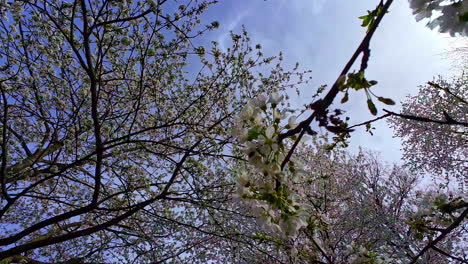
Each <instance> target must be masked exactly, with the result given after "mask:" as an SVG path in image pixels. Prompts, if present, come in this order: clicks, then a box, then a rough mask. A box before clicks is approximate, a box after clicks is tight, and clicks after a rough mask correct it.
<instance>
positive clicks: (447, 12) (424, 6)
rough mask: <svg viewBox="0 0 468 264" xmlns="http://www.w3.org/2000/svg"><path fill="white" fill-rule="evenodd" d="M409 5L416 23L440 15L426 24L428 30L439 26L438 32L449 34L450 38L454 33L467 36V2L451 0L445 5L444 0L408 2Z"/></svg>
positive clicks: (415, 0)
mask: <svg viewBox="0 0 468 264" xmlns="http://www.w3.org/2000/svg"><path fill="white" fill-rule="evenodd" d="M409 3H410V8H411V9H412V10H413V14H414V15H415V16H416V20H417V21H419V20H421V19H424V18H429V19H430V18H431V17H433V16H434V15H435V14H439V13H440V14H441V15H439V16H437V17H435V18H434V19H432V20H431V21H430V22H429V23H428V24H427V26H428V27H429V28H431V29H434V28H436V27H437V26H439V31H440V32H443V33H450V35H452V36H454V35H455V34H456V33H459V34H461V35H462V36H467V35H468V25H467V24H468V22H467V18H466V12H467V11H466V10H468V2H467V1H458V0H455V1H454V0H452V1H449V3H448V4H447V1H445V0H409Z"/></svg>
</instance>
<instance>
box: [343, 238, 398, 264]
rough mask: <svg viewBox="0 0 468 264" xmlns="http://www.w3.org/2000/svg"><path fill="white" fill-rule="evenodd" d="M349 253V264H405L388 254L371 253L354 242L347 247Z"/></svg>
mask: <svg viewBox="0 0 468 264" xmlns="http://www.w3.org/2000/svg"><path fill="white" fill-rule="evenodd" d="M347 251H348V254H349V263H352V264H360V263H369V264H385V263H395V264H398V263H403V262H402V260H401V259H395V258H392V257H390V256H388V255H387V254H384V253H383V254H382V253H381V254H377V253H375V252H372V251H370V250H369V249H367V248H365V247H363V246H362V245H360V246H358V245H356V244H355V243H354V242H351V244H350V245H348V246H347Z"/></svg>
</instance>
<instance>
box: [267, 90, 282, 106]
mask: <svg viewBox="0 0 468 264" xmlns="http://www.w3.org/2000/svg"><path fill="white" fill-rule="evenodd" d="M282 100H283V96H282V95H279V94H278V93H272V94H270V98H269V100H268V102H269V103H270V104H271V105H272V106H273V107H276V106H277V105H278V104H279V103H280V102H281V101H282Z"/></svg>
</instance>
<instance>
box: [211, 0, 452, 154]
mask: <svg viewBox="0 0 468 264" xmlns="http://www.w3.org/2000/svg"><path fill="white" fill-rule="evenodd" d="M377 3H378V1H376V0H360V1H350V0H267V1H264V0H221V1H220V3H219V4H217V5H215V6H213V7H212V8H211V9H210V10H209V11H208V12H207V14H206V16H205V21H204V22H207V21H206V20H210V21H211V20H217V21H219V22H220V23H221V27H220V29H219V30H218V31H216V32H215V35H214V37H215V38H216V39H217V40H218V41H219V42H220V43H221V45H223V43H225V42H227V41H228V39H229V31H230V30H233V31H237V32H239V31H240V29H241V27H242V25H244V26H245V27H246V29H247V31H248V32H249V33H250V35H251V37H252V40H253V42H254V43H260V44H262V47H263V48H264V51H265V54H266V55H267V56H270V55H276V54H278V52H279V51H282V52H283V54H284V57H285V62H286V65H288V64H289V65H290V66H292V65H294V64H295V63H296V62H299V63H300V65H301V69H311V70H312V71H313V72H312V77H313V80H312V83H309V84H308V85H306V86H303V87H302V89H301V91H302V95H303V97H301V98H302V99H298V98H296V99H295V100H296V102H297V105H298V106H299V105H300V104H304V103H310V102H309V101H308V100H307V98H310V95H311V94H312V93H313V91H314V90H315V89H316V87H318V86H320V85H322V84H329V85H330V84H332V83H333V81H334V80H335V79H336V77H337V75H338V73H339V72H340V71H341V69H342V67H343V66H344V64H345V63H346V62H347V61H348V59H349V58H350V56H351V55H352V53H353V52H354V50H355V49H356V47H357V46H358V45H359V43H360V41H361V40H362V38H363V36H364V34H365V29H363V28H362V27H360V24H361V20H359V19H358V17H359V16H362V15H364V14H366V10H372V9H373V8H374V7H375V5H376V4H377ZM459 42H460V41H459V40H456V39H454V38H451V37H450V36H449V35H447V34H440V33H438V32H436V31H431V30H430V29H428V28H426V27H425V23H424V21H421V22H416V21H415V19H414V17H413V16H412V14H411V10H410V8H409V5H408V2H407V1H405V0H398V1H394V3H393V5H392V7H391V8H390V13H389V14H387V16H386V17H384V20H383V22H382V23H381V26H380V28H379V29H378V30H377V33H376V35H375V37H374V39H373V40H372V42H371V58H370V62H369V67H368V70H367V72H366V77H367V78H368V79H371V80H377V81H378V82H379V84H378V85H377V86H376V87H375V88H374V89H373V91H374V93H376V94H377V95H380V96H384V97H390V98H392V99H394V101H396V102H397V105H396V106H395V107H392V108H391V109H392V110H398V109H399V108H398V105H399V102H400V101H401V100H402V99H403V98H404V97H405V96H406V95H408V94H415V93H416V92H417V86H418V85H420V84H424V83H425V82H427V81H429V80H432V78H433V76H437V75H439V74H440V75H443V76H447V77H448V76H450V75H451V71H452V63H451V62H450V60H449V59H447V52H448V51H449V50H450V48H451V47H453V46H456V45H459ZM362 96H363V93H358V92H355V93H354V96H353V95H351V96H350V100H349V101H348V103H347V104H346V105H344V106H343V105H342V106H341V108H342V109H345V110H347V111H348V112H347V114H348V115H349V116H350V117H351V118H352V120H354V121H355V122H356V123H359V122H361V121H365V120H368V119H370V118H372V116H371V115H370V114H369V113H368V111H367V106H366V100H365V99H364V98H363V97H362ZM379 107H380V108H382V107H384V105H378V108H379ZM386 108H389V107H386ZM381 112H382V111H380V113H381ZM374 126H375V127H376V128H377V129H376V133H374V134H375V135H374V136H372V137H371V136H369V135H368V134H367V133H366V132H365V131H364V129H361V130H360V131H356V132H354V133H353V134H352V140H351V147H350V149H351V150H352V151H357V149H358V147H359V146H365V147H366V148H367V149H371V150H376V151H380V152H382V157H383V158H384V159H385V160H387V161H398V160H399V159H400V158H401V152H400V146H401V145H400V141H399V140H398V139H395V138H393V137H392V136H393V131H392V130H391V129H390V128H388V125H387V123H386V122H385V121H380V122H378V123H375V125H374Z"/></svg>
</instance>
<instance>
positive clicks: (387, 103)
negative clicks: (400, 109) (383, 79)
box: [377, 97, 395, 105]
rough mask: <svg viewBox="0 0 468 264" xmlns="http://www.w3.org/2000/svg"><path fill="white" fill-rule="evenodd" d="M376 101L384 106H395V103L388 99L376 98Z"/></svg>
mask: <svg viewBox="0 0 468 264" xmlns="http://www.w3.org/2000/svg"><path fill="white" fill-rule="evenodd" d="M377 99H378V100H379V101H380V102H382V103H384V104H386V105H395V102H394V101H393V100H392V99H390V98H385V97H377Z"/></svg>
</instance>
